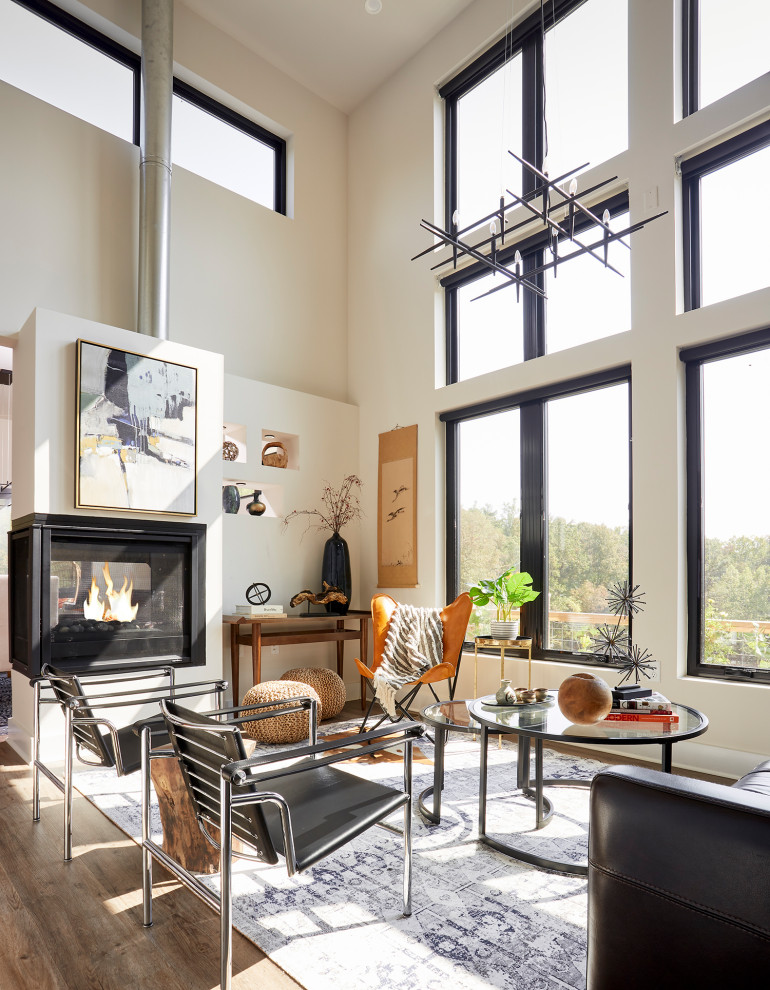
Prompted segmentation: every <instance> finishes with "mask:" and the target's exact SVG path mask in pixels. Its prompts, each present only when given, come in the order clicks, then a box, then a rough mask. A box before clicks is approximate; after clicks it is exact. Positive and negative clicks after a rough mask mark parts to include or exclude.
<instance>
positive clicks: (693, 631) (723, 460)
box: [681, 330, 770, 679]
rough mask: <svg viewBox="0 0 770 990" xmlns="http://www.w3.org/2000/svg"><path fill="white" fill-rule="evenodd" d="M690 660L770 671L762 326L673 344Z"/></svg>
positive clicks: (721, 669)
mask: <svg viewBox="0 0 770 990" xmlns="http://www.w3.org/2000/svg"><path fill="white" fill-rule="evenodd" d="M681 356H682V359H683V360H684V362H685V365H686V368H687V372H686V374H687V485H688V580H689V593H688V609H689V669H690V672H691V673H707V674H708V675H709V676H715V675H716V676H719V675H722V676H731V677H738V678H741V677H752V678H767V679H770V509H768V503H767V490H768V485H770V465H768V463H767V458H766V457H765V455H764V448H765V446H766V443H765V438H766V433H767V430H766V419H767V381H768V375H770V331H768V330H764V331H758V332H756V333H753V334H750V335H748V336H746V337H743V338H740V337H739V338H733V339H731V340H729V341H719V342H716V343H713V344H708V345H704V346H703V347H699V348H690V349H687V350H684V351H682V355H681Z"/></svg>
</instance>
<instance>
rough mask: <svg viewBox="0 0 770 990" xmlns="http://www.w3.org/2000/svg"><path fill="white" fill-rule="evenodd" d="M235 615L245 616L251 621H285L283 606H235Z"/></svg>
mask: <svg viewBox="0 0 770 990" xmlns="http://www.w3.org/2000/svg"><path fill="white" fill-rule="evenodd" d="M235 614H236V615H245V616H248V617H249V618H251V619H256V618H260V617H261V618H264V619H286V618H287V615H286V613H285V612H284V610H283V605H236V606H235Z"/></svg>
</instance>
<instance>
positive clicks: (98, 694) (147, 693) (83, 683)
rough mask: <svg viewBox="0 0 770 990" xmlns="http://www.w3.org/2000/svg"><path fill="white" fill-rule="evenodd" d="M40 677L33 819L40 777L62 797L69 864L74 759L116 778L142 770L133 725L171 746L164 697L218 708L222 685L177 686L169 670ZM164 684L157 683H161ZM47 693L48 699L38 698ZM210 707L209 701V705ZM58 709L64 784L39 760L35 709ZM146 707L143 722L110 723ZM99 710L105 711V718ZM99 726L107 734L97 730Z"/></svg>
mask: <svg viewBox="0 0 770 990" xmlns="http://www.w3.org/2000/svg"><path fill="white" fill-rule="evenodd" d="M41 674H42V676H41V677H37V678H35V679H34V681H33V691H34V708H33V719H34V726H33V732H32V820H33V821H35V822H38V821H40V774H41V773H42V774H43V775H44V776H45V777H47V778H48V780H50V781H51V783H52V784H55V785H56V787H58V788H59V790H60V791H62V792H63V794H64V861H65V862H68V861H69V860H71V859H72V771H73V759H75V758H77V760H78V762H80V763H84V764H86V765H87V766H91V767H114V768H115V772H116V773H117V775H118V776H119V777H124V776H126V775H127V774H130V773H134V772H135V771H136V770H138V769H139V767H140V765H141V752H140V747H139V739H138V736H137V733H136V732H135V731H134V728H135V726H136V725H139V726H141V725H144V724H147V725H148V726H150V729H151V731H152V734H153V742H154V744H155V745H156V746H167V747H168V746H170V745H171V743H170V741H169V738H168V734H167V733H166V727H165V724H164V722H163V717H162V716H161V714H160V712H159V711H158V708H157V706H158V703H159V702H160V701H161V700H162V699H164V698H177V699H179V698H200V697H203V698H206V697H207V696H208V697H211V696H213V699H214V701H213V703H214V704H216V705H221V704H222V703H223V701H224V692H225V689H226V688H227V681H221V680H215V681H196V682H194V683H191V684H180V685H178V686H177V685H176V684H175V681H174V668H173V667H168V666H164V667H156V668H154V669H152V670H147V668H146V667H145V668H143V671H141V672H138V671H134V672H126V673H117V674H114V675H112V676H108V675H106V674H104V673H102V674H96V675H94V674H75V673H72V672H69V671H62V670H58V669H56V668H55V667H52V666H50V665H45V666H44V667H43V669H42V671H41ZM148 679H149V680H154V681H155V684H154V685H153V686H150V687H137V686H136V685H137V683H138V682H140V681H146V680H148ZM164 679H165V681H166V683H158V681H159V680H161V681H162V680H164ZM46 689H50V690H51V692H52V693H51V695H50V696H48V695H47V694H43V692H44V691H46ZM208 703H209V704H211V703H212V702H211V700H210V701H209V702H208ZM51 704H53V705H57V704H58V705H61V707H62V710H63V712H64V753H63V756H64V779H63V780H62V779H61V778H60V777H59V776H58V775H57V774H56V773H55V772H54V771H53V770H52V769H51V768H50V767H49V766H47V765H46V764H45V763H44V762H43V760H42V759H41V758H40V709H41V705H51ZM145 705H151V706H153V708H154V712H153V714H150V715H148V716H147V717H145V719H144V720H141V719H140V720H139V721H138V722H135V723H132V724H131V725H124V726H121V727H120V728H119V727H118V726H116V725H115V722H114V721H112V720H113V719H119V716H120V710H121V709H125V708H128V707H130V708H133V709H136V708H138V707H144V706H145ZM104 711H108V712H109V715H110V718H107V717H106V716H105V715H104V714H101V713H102V712H104ZM100 726H103V727H104V729H106V731H102V729H100V728H99V727H100Z"/></svg>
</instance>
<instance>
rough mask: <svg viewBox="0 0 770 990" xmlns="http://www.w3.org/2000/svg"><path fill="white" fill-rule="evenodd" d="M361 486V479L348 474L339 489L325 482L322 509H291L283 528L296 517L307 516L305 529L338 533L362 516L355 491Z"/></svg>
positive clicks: (284, 520)
mask: <svg viewBox="0 0 770 990" xmlns="http://www.w3.org/2000/svg"><path fill="white" fill-rule="evenodd" d="M361 484H362V482H361V479H360V478H358V477H357V476H356V475H355V474H349V475H348V476H347V478H345V480H344V481H343V482H342V484H341V485H340V487H339V488H332V486H331V485H330V484H329V483H328V482H326V483H325V484H324V488H323V491H322V492H321V502H322V503H323V509H293V510H292V511H291V512H290V513H289V514H288V515H287V516H284V519H283V525H284V527H286V526H288V525H289V523H290V522H291V520H292V519H296V518H297V516H308V517H309V519H308V524H307V529H322V530H323V529H328V530H331V532H332V533H339V531H340V530H341V529H342V527H343V526H347V524H348V523H350V522H353V520H354V519H360V518H361V516H362V515H363V513H362V511H361V503H360V501H359V498H358V494H357V493H356V489H358V488H360V487H361ZM305 532H307V530H306V531H305Z"/></svg>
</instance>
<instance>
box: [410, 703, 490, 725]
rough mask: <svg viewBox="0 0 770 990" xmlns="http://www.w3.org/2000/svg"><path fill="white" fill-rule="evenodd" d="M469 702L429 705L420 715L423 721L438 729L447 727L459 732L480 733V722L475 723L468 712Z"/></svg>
mask: <svg viewBox="0 0 770 990" xmlns="http://www.w3.org/2000/svg"><path fill="white" fill-rule="evenodd" d="M469 704H470V702H469V701H442V702H439V704H437V705H435V704H434V705H428V707H427V708H423V710H422V712H421V713H420V716H421V718H422V719H423V721H425V722H427V723H428V725H435V726H437V727H438V728H443V727H444V726H447V727H448V728H452V729H457V730H458V731H459V732H462V731H466V732H478V730H479V725H478V722H476V721H474V720H473V719H472V718H471V716H470V712H469V711H468V705H469Z"/></svg>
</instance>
